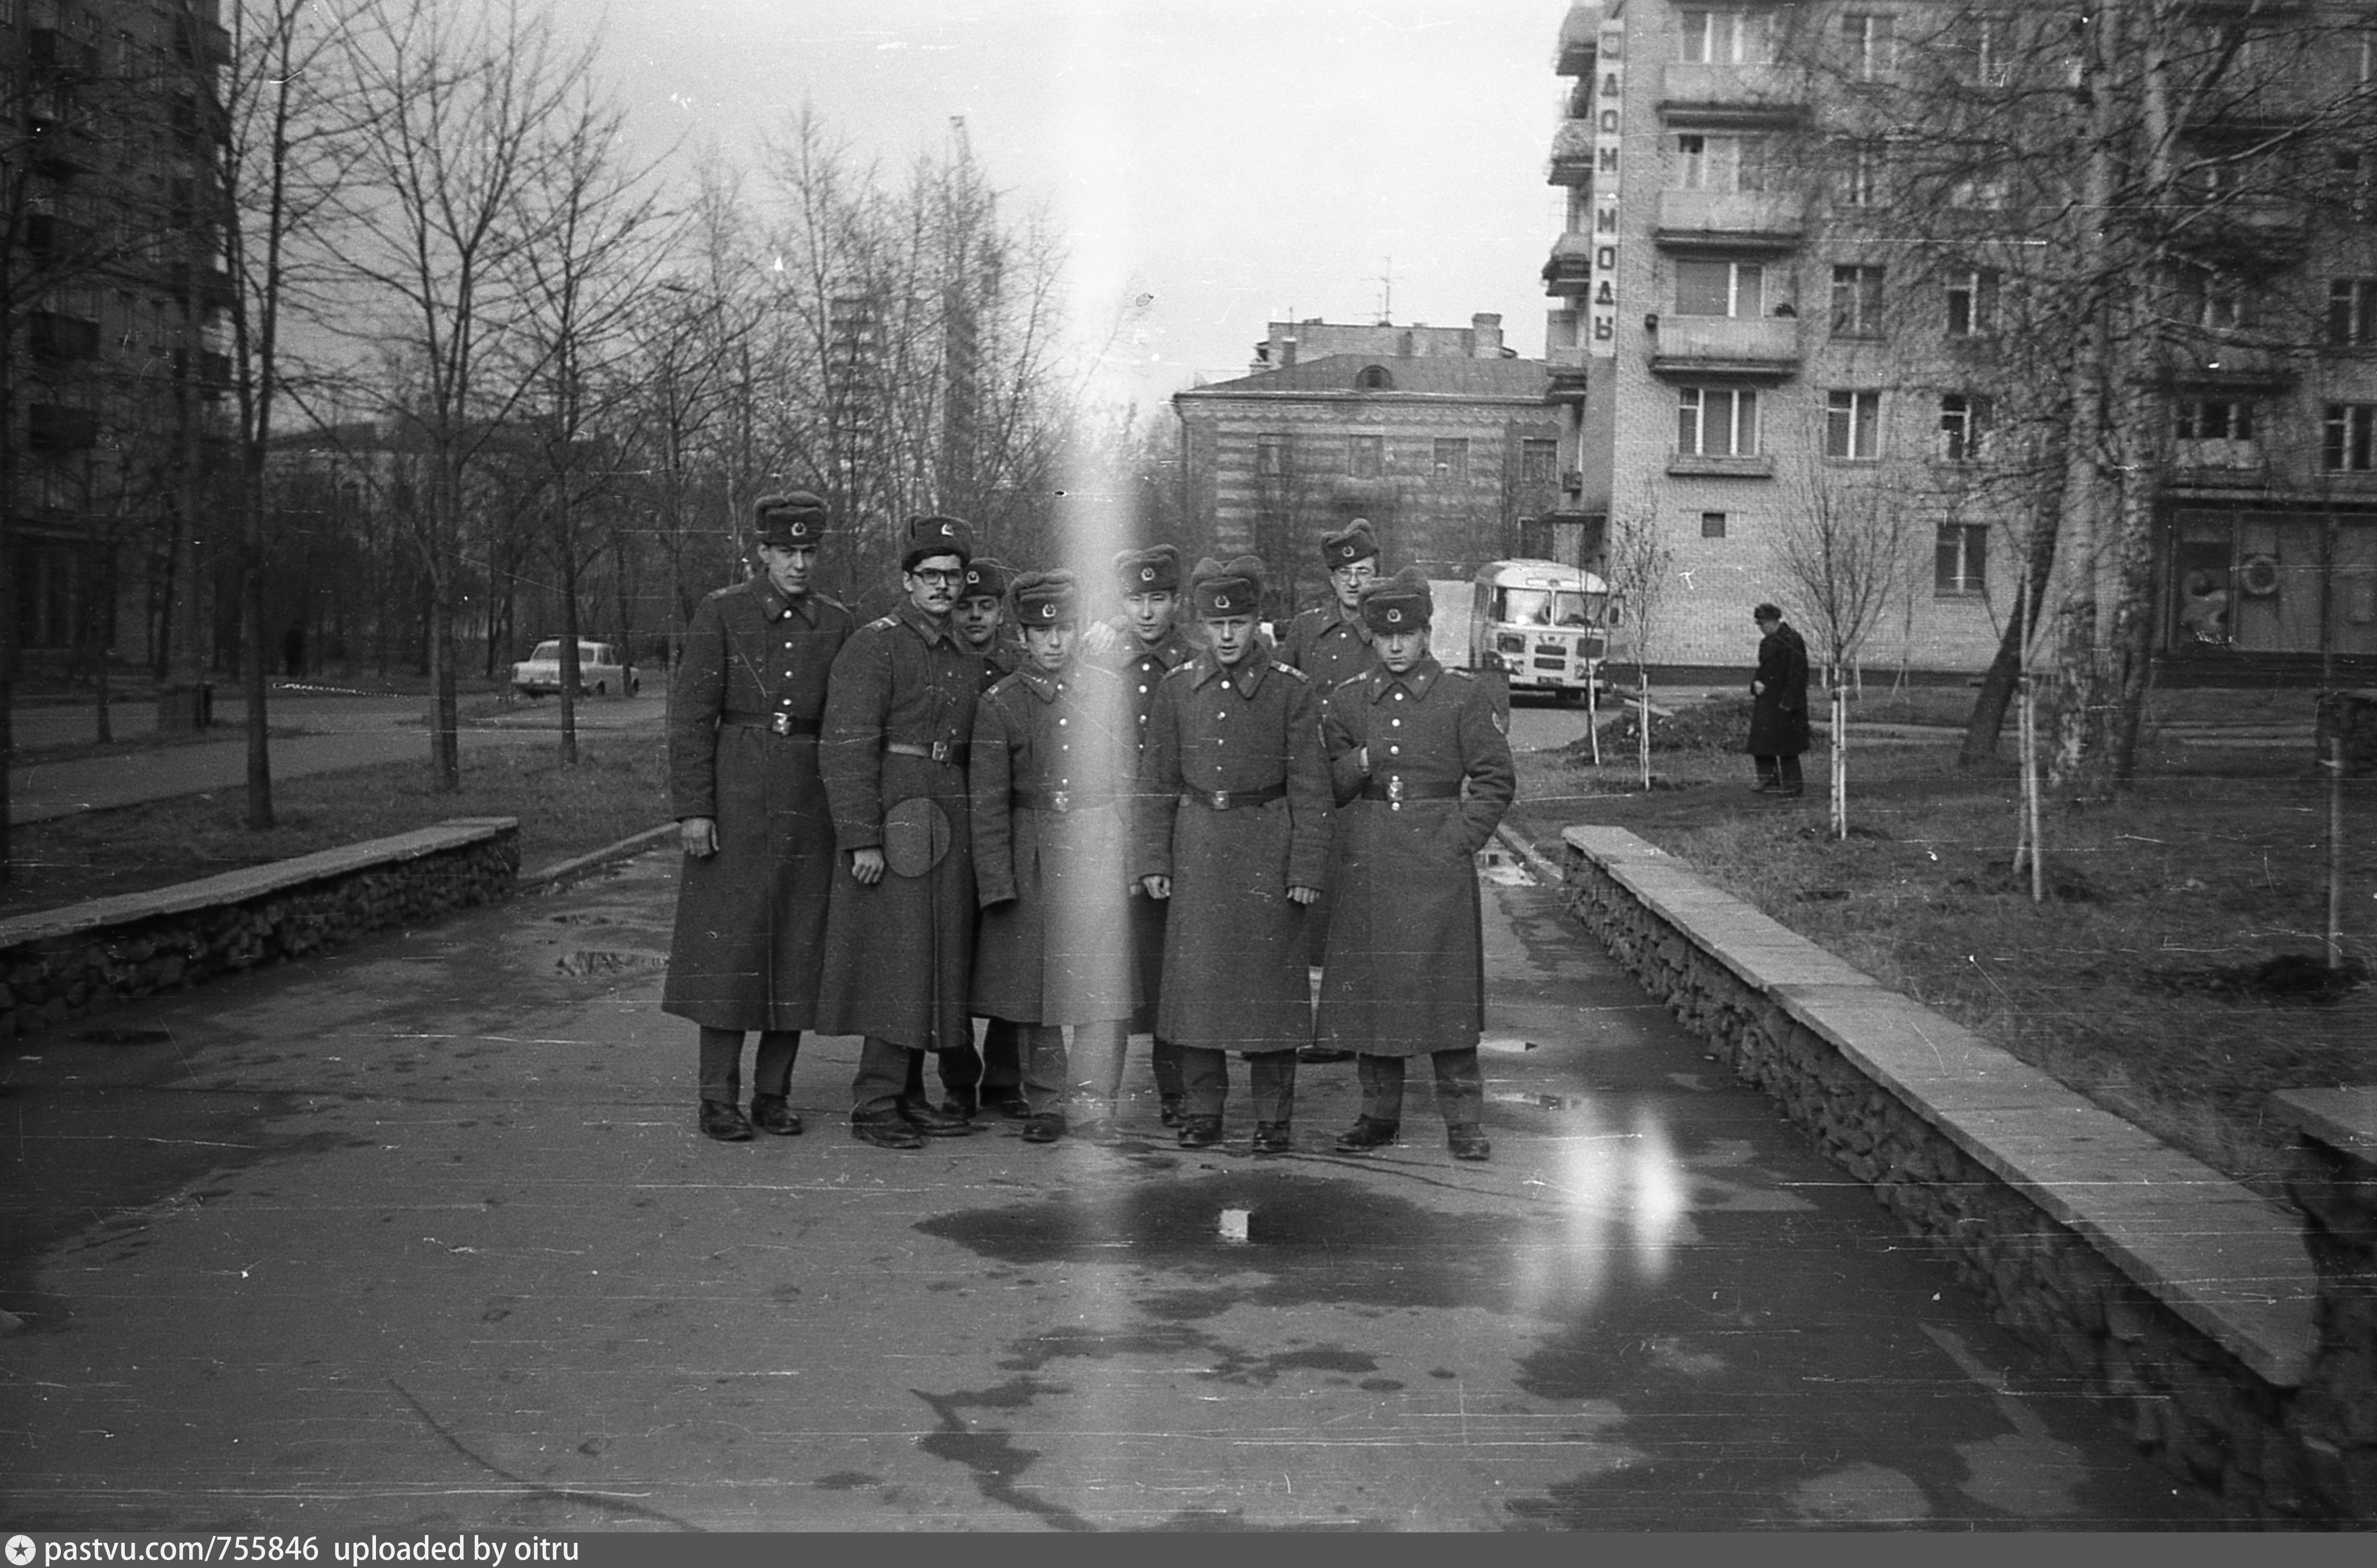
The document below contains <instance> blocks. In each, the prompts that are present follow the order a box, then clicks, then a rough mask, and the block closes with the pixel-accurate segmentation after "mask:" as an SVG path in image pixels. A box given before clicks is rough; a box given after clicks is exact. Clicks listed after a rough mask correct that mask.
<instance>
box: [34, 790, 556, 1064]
mask: <svg viewBox="0 0 2377 1568" xmlns="http://www.w3.org/2000/svg"><path fill="white" fill-rule="evenodd" d="M519 871H520V824H519V822H518V821H517V820H515V819H512V818H509V817H488V818H459V819H456V820H452V821H448V822H442V823H440V824H438V825H437V826H436V827H434V828H424V829H422V830H420V831H419V832H410V833H400V834H397V835H395V836H393V837H390V838H383V839H374V840H371V841H370V842H368V843H364V844H350V845H347V846H346V847H344V848H341V849H333V850H325V851H323V852H321V853H320V854H318V855H307V856H299V857H297V858H295V859H292V860H282V861H276V862H274V863H273V864H271V865H268V866H257V867H251V868H247V869H245V870H241V871H232V872H227V873H225V874H224V875H222V876H220V877H209V878H206V879H204V880H200V881H195V882H184V883H180V884H177V885H176V886H173V887H169V888H160V889H157V890H155V891H153V892H144V893H127V894H125V895H123V896H121V897H116V898H106V899H97V900H93V901H91V902H90V903H88V904H73V905H69V906H68V907H66V908H64V909H53V910H44V911H42V912H41V913H39V914H35V915H27V916H17V917H15V918H12V919H8V920H0V1039H6V1038H10V1037H12V1036H14V1035H19V1034H27V1033H30V1032H31V1031H33V1030H35V1029H42V1028H47V1027H49V1026H51V1025H54V1024H58V1023H66V1022H67V1021H68V1020H70V1019H74V1018H79V1017H81V1016H83V1015H84V1014H86V1013H89V1012H91V1011H96V1010H97V1009H100V1008H103V1007H107V1006H110V1005H112V1004H113V1003H114V1002H116V1001H119V1000H122V999H126V998H130V997H145V996H152V995H155V994H156V993H158V992H160V991H171V990H176V989H179V988H181V987H185V986H194V985H197V984H198V983H199V982H201V981H204V980H209V979H212V978H214V977H215V976H221V975H229V974H236V973H238V972H239V971H241V970H244V969H252V968H254V967H256V966H257V964H270V963H275V962H278V961H280V960H281V959H285V958H296V957H300V956H302V955H304V954H306V953H312V952H322V951H324V950H326V949H328V948H333V947H337V946H339V945H340V944H341V943H344V942H347V941H350V940H353V939H354V938H356V937H358V936H360V935H362V934H363V933H364V932H366V931H372V930H377V929H379V928H383V927H388V926H394V925H400V924H404V923H408V922H412V921H417V920H424V919H428V918H432V917H434V916H439V915H443V914H445V913H447V912H448V911H449V910H455V909H460V908H464V907H467V906H468V905H471V904H485V903H488V902H490V901H491V900H495V899H499V898H502V897H504V896H506V895H507V894H508V893H509V892H510V891H511V888H512V881H513V879H514V877H515V876H517V875H518V873H519Z"/></svg>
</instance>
